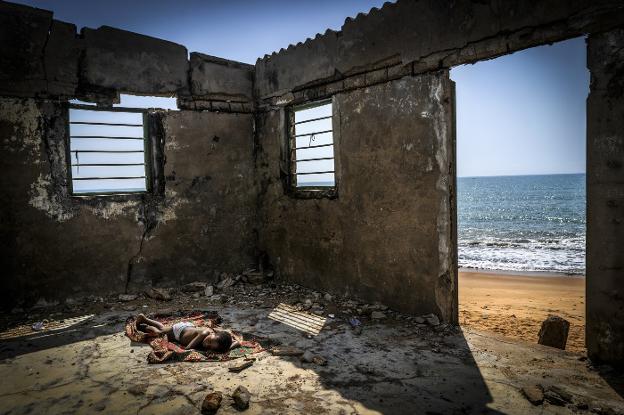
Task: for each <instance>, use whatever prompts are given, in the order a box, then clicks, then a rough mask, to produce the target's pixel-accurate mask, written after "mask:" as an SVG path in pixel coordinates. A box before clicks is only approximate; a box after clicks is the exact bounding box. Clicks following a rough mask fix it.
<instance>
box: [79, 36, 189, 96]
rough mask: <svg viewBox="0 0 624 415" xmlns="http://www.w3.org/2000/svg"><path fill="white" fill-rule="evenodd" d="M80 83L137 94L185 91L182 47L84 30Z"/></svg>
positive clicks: (185, 77) (185, 71) (186, 65)
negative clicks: (83, 51) (83, 52)
mask: <svg viewBox="0 0 624 415" xmlns="http://www.w3.org/2000/svg"><path fill="white" fill-rule="evenodd" d="M82 33H83V37H84V42H85V54H84V60H83V66H82V70H81V74H80V82H82V83H85V84H88V85H94V86H99V87H104V88H112V89H116V90H119V91H124V92H130V93H138V94H152V95H157V94H174V93H176V92H178V91H179V90H181V89H184V88H187V71H188V61H187V51H186V48H185V47H184V46H181V45H178V44H176V43H173V42H168V41H166V40H161V39H156V38H153V37H149V36H143V35H139V34H137V33H132V32H127V31H125V30H120V29H115V28H112V27H108V26H102V27H100V28H98V29H89V28H85V29H83V32H82Z"/></svg>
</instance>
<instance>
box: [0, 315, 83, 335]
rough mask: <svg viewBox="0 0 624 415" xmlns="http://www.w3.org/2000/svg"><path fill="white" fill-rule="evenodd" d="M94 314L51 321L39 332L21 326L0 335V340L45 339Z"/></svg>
mask: <svg viewBox="0 0 624 415" xmlns="http://www.w3.org/2000/svg"><path fill="white" fill-rule="evenodd" d="M94 316H95V315H94V314H85V315H82V316H76V317H69V318H66V319H63V320H59V321H51V322H49V323H46V324H43V328H42V329H41V330H34V329H33V325H32V324H23V325H21V326H17V327H13V328H10V329H8V330H5V331H3V332H1V333H0V340H6V339H15V338H18V337H26V336H33V337H32V338H33V339H34V338H40V337H47V336H50V335H53V334H55V333H56V332H58V331H59V330H64V329H68V328H70V327H72V326H76V325H78V324H80V323H83V322H85V321H87V320H91V319H92V318H93V317H94Z"/></svg>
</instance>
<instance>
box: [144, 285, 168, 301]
mask: <svg viewBox="0 0 624 415" xmlns="http://www.w3.org/2000/svg"><path fill="white" fill-rule="evenodd" d="M145 295H147V296H148V297H149V298H153V299H154V300H158V301H170V300H171V294H170V293H169V290H165V289H163V288H154V287H151V288H150V289H149V290H147V291H145Z"/></svg>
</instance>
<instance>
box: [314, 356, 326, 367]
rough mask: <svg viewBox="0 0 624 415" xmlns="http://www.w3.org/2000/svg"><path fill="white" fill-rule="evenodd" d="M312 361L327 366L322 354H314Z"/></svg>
mask: <svg viewBox="0 0 624 415" xmlns="http://www.w3.org/2000/svg"><path fill="white" fill-rule="evenodd" d="M312 362H313V363H314V364H316V365H319V366H327V359H325V358H324V357H323V356H318V355H317V356H314V357H313V358H312Z"/></svg>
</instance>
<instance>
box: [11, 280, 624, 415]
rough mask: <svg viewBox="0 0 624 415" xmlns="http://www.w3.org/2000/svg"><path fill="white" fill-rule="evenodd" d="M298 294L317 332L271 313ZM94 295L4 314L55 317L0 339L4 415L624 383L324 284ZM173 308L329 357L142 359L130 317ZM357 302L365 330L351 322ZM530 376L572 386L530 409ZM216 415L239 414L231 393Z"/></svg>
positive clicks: (455, 403)
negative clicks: (346, 295)
mask: <svg viewBox="0 0 624 415" xmlns="http://www.w3.org/2000/svg"><path fill="white" fill-rule="evenodd" d="M305 299H310V300H311V301H314V302H315V304H317V305H315V307H316V308H317V309H318V308H321V307H322V309H323V311H322V312H320V311H319V312H318V314H320V315H322V316H325V317H327V315H328V314H333V315H334V318H329V317H327V320H326V322H325V326H324V328H323V329H322V330H321V331H320V333H319V334H318V335H316V336H313V335H310V334H307V333H305V332H303V331H301V330H298V329H295V328H293V327H290V326H289V325H286V324H283V323H281V322H278V321H275V320H272V319H270V318H268V315H269V314H270V313H271V312H272V311H273V310H274V308H275V307H276V306H277V305H279V304H296V303H298V302H299V303H303V304H305ZM98 300H99V299H91V300H90V301H86V302H84V303H83V304H78V305H72V306H58V307H55V308H48V309H41V310H39V311H37V312H31V313H30V314H29V315H26V314H15V315H12V316H4V317H3V319H4V320H3V323H2V324H3V325H4V326H5V328H9V327H11V328H13V329H14V330H16V331H14V332H13V334H14V335H19V325H18V324H17V323H18V322H19V321H21V322H23V323H26V322H28V323H32V321H33V320H36V319H38V318H44V317H45V316H46V315H47V316H51V319H54V320H55V321H51V322H50V323H49V325H50V326H54V324H59V326H60V327H61V328H58V329H56V330H45V331H42V332H38V333H34V334H33V333H30V330H29V329H24V332H25V333H26V334H27V335H23V334H24V333H22V337H17V338H9V339H4V340H2V341H1V343H0V379H2V380H3V381H2V382H0V398H1V399H0V413H3V414H5V413H6V414H38V413H47V414H60V413H89V414H90V413H94V412H98V411H99V412H100V413H119V414H127V413H128V414H197V413H199V412H200V407H201V403H202V400H203V398H204V396H205V395H206V394H207V393H208V392H210V391H212V390H219V391H222V392H223V393H224V395H226V396H229V394H230V393H231V392H232V391H233V390H234V389H235V388H236V387H237V386H238V385H244V386H246V387H247V388H248V389H249V391H250V392H251V394H252V398H251V405H250V407H249V409H248V410H247V411H246V413H249V414H259V413H262V414H284V413H293V414H301V413H305V414H324V413H331V414H365V413H387V414H450V413H462V414H465V413H479V414H480V413H504V414H534V413H544V414H551V413H552V414H560V413H586V412H587V413H602V414H613V413H624V399H623V398H622V396H624V392H623V391H624V388H623V387H622V386H623V385H624V378H623V377H622V376H621V375H618V374H616V373H615V372H613V371H609V369H608V368H604V367H603V368H598V369H600V370H598V369H597V368H593V367H592V366H591V365H590V364H589V363H588V362H587V361H586V359H585V358H584V357H583V356H581V355H578V354H573V353H568V352H564V351H559V350H554V349H550V348H547V347H542V346H538V345H532V344H528V343H521V342H518V341H511V340H509V339H505V338H502V337H498V336H496V335H493V334H487V333H482V332H476V331H468V330H462V329H460V328H456V327H447V326H443V325H441V326H437V327H430V326H427V325H423V324H417V323H416V322H415V321H414V319H413V318H408V317H407V316H403V315H400V314H398V313H394V312H392V311H390V310H385V311H383V313H384V314H385V315H386V317H385V318H382V319H378V320H372V319H369V318H368V317H367V316H366V315H367V312H366V310H367V307H366V305H363V304H358V303H354V302H348V301H346V300H339V301H334V300H332V301H325V300H323V297H322V296H321V294H320V293H314V292H312V291H307V290H304V289H301V288H297V287H288V286H276V287H274V288H273V289H269V288H267V287H266V286H240V285H239V286H236V287H233V288H232V289H231V291H230V292H228V293H227V294H225V295H221V296H215V297H212V298H205V297H200V298H193V297H192V296H190V295H188V294H177V295H175V296H174V299H173V301H171V302H157V301H155V300H151V299H144V298H139V299H138V300H136V301H133V302H130V303H121V302H116V301H114V300H113V299H108V300H107V299H103V300H104V301H103V302H100V301H98ZM179 308H186V309H188V308H197V309H206V310H217V311H218V312H219V313H220V314H221V315H222V316H223V318H224V325H225V326H229V327H231V328H233V329H234V330H240V331H245V332H253V333H254V334H256V335H259V336H265V337H268V338H270V339H271V340H273V341H275V342H281V344H283V345H294V346H297V347H299V348H301V349H305V350H310V351H312V352H313V353H317V354H319V355H322V356H324V357H325V358H326V359H327V360H328V364H327V365H326V366H318V365H316V364H313V363H310V364H308V363H302V362H301V361H300V360H299V358H297V357H280V356H273V355H271V354H270V353H268V352H262V353H261V354H259V355H257V358H258V360H257V361H255V362H254V365H253V366H252V367H250V368H248V369H245V370H244V371H242V372H241V373H232V372H229V371H228V366H233V365H235V364H237V363H240V362H237V361H232V362H226V363H172V364H163V365H149V364H147V362H146V356H147V354H148V352H149V350H150V349H149V347H148V346H145V345H142V344H131V342H130V340H129V339H128V338H127V337H125V335H124V334H123V333H122V329H123V322H124V320H125V318H126V317H127V316H128V315H131V314H136V313H137V312H139V311H142V312H147V313H149V312H155V311H164V310H174V309H179ZM373 308H374V307H373ZM349 310H350V311H349ZM368 310H369V312H370V308H368ZM358 311H359V312H361V313H362V314H363V316H361V317H360V319H361V320H362V322H363V331H362V334H361V335H356V334H355V333H354V332H353V330H352V329H351V327H350V325H349V324H348V322H347V321H346V318H345V317H348V316H349V315H351V314H353V313H357V312H358ZM80 316H84V317H82V318H77V319H75V320H71V319H70V317H80ZM61 321H63V323H60V322H61ZM55 322H56V323H55ZM16 327H18V328H17V329H16ZM10 333H11V332H10V331H9V332H7V331H5V332H4V333H3V335H4V336H5V337H10V336H9V334H10ZM0 337H1V336H0ZM536 384H539V385H541V386H542V387H544V388H545V389H547V390H548V389H549V388H550V387H551V386H552V385H555V386H558V387H559V388H560V389H559V392H560V394H561V393H563V394H564V395H567V394H569V396H567V399H566V401H567V402H564V405H565V406H557V405H553V404H549V403H547V402H545V403H543V404H542V405H538V406H533V405H532V404H531V403H530V402H529V401H528V400H527V399H526V398H525V397H524V395H523V394H522V392H521V388H522V387H523V386H527V385H536ZM562 390H563V392H562ZM218 413H219V414H226V413H238V411H237V410H236V409H235V408H234V407H232V406H231V399H229V398H228V397H226V398H225V399H224V401H223V404H222V406H221V409H219V412H218Z"/></svg>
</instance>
